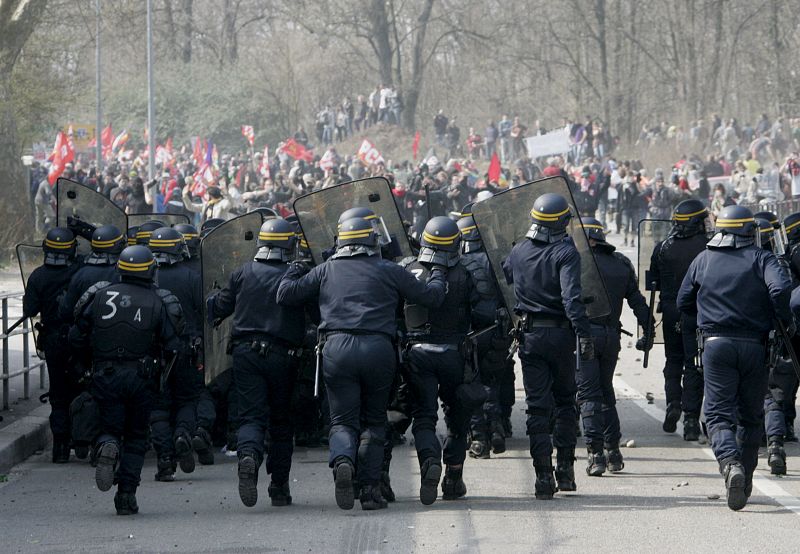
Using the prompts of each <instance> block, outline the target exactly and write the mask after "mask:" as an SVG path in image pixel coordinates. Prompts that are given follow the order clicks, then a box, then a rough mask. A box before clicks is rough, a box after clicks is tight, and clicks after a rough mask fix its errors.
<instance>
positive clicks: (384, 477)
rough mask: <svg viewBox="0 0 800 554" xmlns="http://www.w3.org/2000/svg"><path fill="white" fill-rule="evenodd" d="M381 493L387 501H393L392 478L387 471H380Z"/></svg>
mask: <svg viewBox="0 0 800 554" xmlns="http://www.w3.org/2000/svg"><path fill="white" fill-rule="evenodd" d="M381 494H382V495H383V497H384V498H385V499H386V501H387V502H394V501H395V494H394V490H392V479H391V477H389V472H388V471H381Z"/></svg>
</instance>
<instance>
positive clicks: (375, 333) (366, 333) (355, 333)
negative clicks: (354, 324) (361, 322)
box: [323, 329, 394, 340]
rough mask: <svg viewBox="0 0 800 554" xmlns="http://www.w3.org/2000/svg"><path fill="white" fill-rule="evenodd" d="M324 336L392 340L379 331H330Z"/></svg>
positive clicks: (392, 338)
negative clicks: (373, 337) (370, 337)
mask: <svg viewBox="0 0 800 554" xmlns="http://www.w3.org/2000/svg"><path fill="white" fill-rule="evenodd" d="M323 334H324V336H325V337H326V338H327V337H329V336H331V335H353V336H356V337H360V336H378V337H386V338H387V339H389V340H394V337H392V336H391V335H390V334H388V333H383V332H381V331H365V330H362V329H331V330H330V331H325V332H324V333H323Z"/></svg>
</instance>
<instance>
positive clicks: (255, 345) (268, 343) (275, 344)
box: [236, 337, 303, 358]
mask: <svg viewBox="0 0 800 554" xmlns="http://www.w3.org/2000/svg"><path fill="white" fill-rule="evenodd" d="M240 344H243V345H245V346H249V347H250V348H251V349H252V350H253V351H254V352H259V353H262V354H265V355H266V354H267V352H268V351H270V350H273V349H275V350H280V351H282V352H284V353H285V354H286V355H287V356H290V357H292V358H300V357H302V356H303V349H302V348H300V347H292V346H288V343H286V342H285V341H282V340H280V339H275V338H272V337H264V338H263V339H260V340H259V339H252V340H239V341H236V345H237V346H238V345H240Z"/></svg>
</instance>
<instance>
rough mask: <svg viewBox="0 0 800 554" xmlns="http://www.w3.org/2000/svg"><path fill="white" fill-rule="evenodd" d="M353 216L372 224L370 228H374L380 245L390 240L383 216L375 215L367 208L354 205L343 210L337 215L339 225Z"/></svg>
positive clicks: (384, 244)
mask: <svg viewBox="0 0 800 554" xmlns="http://www.w3.org/2000/svg"><path fill="white" fill-rule="evenodd" d="M354 217H360V218H361V219H364V220H366V221H368V222H369V223H370V225H372V228H373V229H375V235H376V236H377V239H378V242H379V243H380V244H381V246H386V245H387V244H389V243H390V242H391V241H392V239H391V237H390V235H389V230H388V229H387V228H386V225H385V224H384V222H383V218H381V217H380V216H378V215H376V214H375V212H373V211H372V210H370V209H369V208H362V207H360V206H356V207H355V208H350V209H349V210H345V211H343V212H342V215H340V216H339V226H340V227H341V225H342V223H343V222H345V221H347V220H348V219H352V218H354Z"/></svg>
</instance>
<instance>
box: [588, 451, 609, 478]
mask: <svg viewBox="0 0 800 554" xmlns="http://www.w3.org/2000/svg"><path fill="white" fill-rule="evenodd" d="M586 451H587V453H588V454H589V459H588V462H587V466H586V475H588V476H589V477H601V476H602V475H603V474H604V473H605V472H606V457H605V455H604V454H603V445H602V443H601V444H599V445H594V444H593V445H591V446H589V447H588V448H587V449H586Z"/></svg>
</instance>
